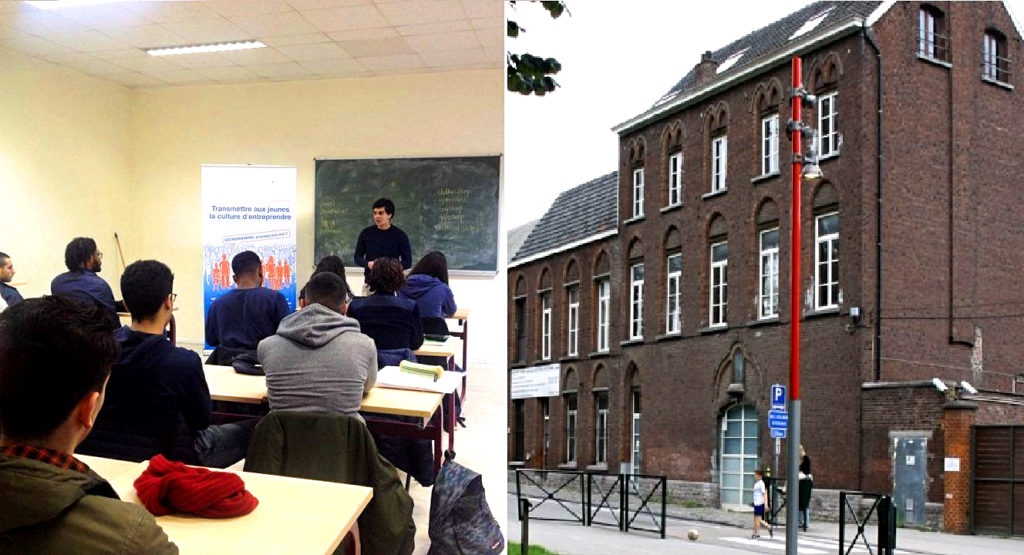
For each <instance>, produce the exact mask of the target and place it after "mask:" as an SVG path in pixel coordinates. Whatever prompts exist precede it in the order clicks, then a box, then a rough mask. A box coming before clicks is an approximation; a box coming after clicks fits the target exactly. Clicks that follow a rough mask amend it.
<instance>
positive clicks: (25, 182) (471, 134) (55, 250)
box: [0, 51, 506, 364]
mask: <svg viewBox="0 0 1024 555" xmlns="http://www.w3.org/2000/svg"><path fill="white" fill-rule="evenodd" d="M2 53H3V51H0V55H2V57H0V77H2V82H0V122H3V125H0V186H2V187H3V194H4V196H5V197H6V198H5V202H4V204H5V207H7V208H8V209H9V208H10V207H12V206H20V207H25V210H20V211H17V213H15V214H13V217H10V216H11V214H10V213H9V214H8V217H5V218H3V219H0V220H2V221H3V224H2V225H3V228H2V230H3V233H2V235H0V250H7V249H9V250H7V252H9V253H10V254H12V255H13V256H14V257H15V266H16V269H18V275H17V276H16V277H15V281H21V280H27V281H29V282H30V283H29V284H28V285H26V286H24V287H23V288H22V290H23V292H24V293H26V294H27V295H33V296H34V295H39V294H43V293H46V292H48V290H49V280H50V279H51V278H52V277H53V275H55V274H56V273H58V272H59V271H60V270H61V267H62V260H63V248H64V245H65V244H66V243H67V241H68V240H69V239H70V238H71V237H73V236H76V235H88V236H92V237H94V238H96V239H97V242H98V243H99V245H100V249H101V250H102V251H103V252H104V253H105V255H106V257H105V265H104V271H103V273H102V274H101V275H102V276H103V277H105V278H106V279H107V280H108V281H109V282H110V283H111V285H112V286H113V287H114V290H115V294H117V281H118V279H119V277H120V274H119V272H120V261H119V260H118V259H117V257H116V256H115V254H114V253H115V251H116V249H115V247H114V244H113V234H114V232H115V231H116V232H118V234H119V236H120V238H121V243H122V246H123V249H124V255H125V258H127V260H128V261H129V262H131V261H134V260H138V259H142V258H156V259H159V260H161V261H163V262H166V263H167V264H168V265H169V266H170V267H171V269H172V270H173V271H174V273H175V276H176V279H175V291H176V292H177V293H178V295H179V296H178V305H179V307H180V308H179V311H178V313H177V319H178V323H179V338H180V339H181V340H182V342H185V343H193V342H194V343H198V342H200V341H201V340H202V337H203V330H202V285H201V284H202V264H201V262H202V214H201V183H200V167H201V165H202V164H260V165H282V166H295V167H296V168H297V170H298V183H297V190H296V195H297V210H298V221H297V229H298V268H299V276H298V277H299V280H300V283H302V282H304V281H305V280H306V279H308V277H309V272H310V270H311V267H312V265H313V263H314V261H313V259H312V256H313V217H312V214H313V159H314V158H328V157H338V158H345V157H357V158H367V157H415V156H445V155H484V154H498V153H501V152H502V147H503V140H504V137H503V128H502V121H503V104H502V102H503V93H504V90H503V75H502V73H501V71H500V70H494V71H462V72H450V73H444V74H416V75H404V76H391V77H374V78H363V79H349V80H322V81H296V82H286V83H258V84H238V85H210V86H192V87H171V88H162V89H135V90H130V89H126V88H124V87H121V86H119V85H115V84H112V83H109V82H106V81H101V80H97V79H94V78H90V77H86V76H83V75H81V74H78V73H76V72H72V71H66V70H61V69H58V68H55V67H54V66H51V65H49V64H46V63H43V62H36V61H33V60H31V59H29V58H26V57H22V56H19V55H16V54H2ZM30 185H31V186H30ZM9 190H12V191H13V200H10V199H11V196H10V195H11V192H9ZM366 212H367V217H366V221H367V225H369V224H370V223H371V221H370V217H369V212H370V207H366ZM503 243H504V240H503V238H502V244H503ZM500 260H502V261H503V260H504V254H501V255H500ZM346 262H347V261H346ZM350 282H351V283H352V284H353V285H358V284H360V283H361V278H360V276H358V275H353V276H352V277H351V278H350ZM504 284H505V279H504V273H500V274H499V275H498V276H496V277H494V278H483V279H481V278H475V279H457V280H453V284H452V288H453V289H454V291H455V296H456V300H457V301H458V302H459V303H460V304H462V305H465V306H469V307H472V309H473V314H474V320H473V322H474V324H475V326H474V328H473V331H475V333H474V334H473V339H472V341H471V342H470V358H471V359H472V360H478V361H484V362H492V363H494V364H503V363H504V360H505V358H504V349H505V339H504V332H505V317H504V310H505V302H504V297H505V294H506V292H505V285H504Z"/></svg>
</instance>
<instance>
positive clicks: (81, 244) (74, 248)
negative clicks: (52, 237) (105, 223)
mask: <svg viewBox="0 0 1024 555" xmlns="http://www.w3.org/2000/svg"><path fill="white" fill-rule="evenodd" d="M102 264H103V253H102V252H100V251H99V250H97V249H96V241H93V240H92V239H90V238H89V237H75V238H74V239H72V240H71V242H70V243H68V246H67V247H65V249H64V265H65V266H67V267H68V271H69V272H74V271H77V270H81V269H83V268H84V269H86V270H92V271H93V272H98V271H100V267H101V266H102Z"/></svg>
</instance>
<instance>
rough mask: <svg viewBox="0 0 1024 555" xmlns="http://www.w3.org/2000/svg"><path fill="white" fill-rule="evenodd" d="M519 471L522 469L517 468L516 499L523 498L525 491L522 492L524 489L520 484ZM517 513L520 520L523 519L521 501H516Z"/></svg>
mask: <svg viewBox="0 0 1024 555" xmlns="http://www.w3.org/2000/svg"><path fill="white" fill-rule="evenodd" d="M519 472H520V470H519V469H518V468H517V469H516V499H517V500H519V499H522V498H523V492H522V489H521V488H520V486H519ZM516 514H517V515H518V516H519V520H523V508H522V505H521V504H520V503H516Z"/></svg>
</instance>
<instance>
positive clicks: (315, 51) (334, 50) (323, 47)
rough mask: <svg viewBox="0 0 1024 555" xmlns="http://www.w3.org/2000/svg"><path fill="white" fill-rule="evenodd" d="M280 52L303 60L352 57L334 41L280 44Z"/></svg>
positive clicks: (297, 59)
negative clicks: (290, 44)
mask: <svg viewBox="0 0 1024 555" xmlns="http://www.w3.org/2000/svg"><path fill="white" fill-rule="evenodd" d="M276 50H277V51H278V52H280V53H282V54H284V55H285V56H288V57H289V58H291V59H293V60H295V61H297V62H302V61H305V60H330V59H334V58H351V56H349V55H348V54H346V53H345V51H344V50H342V49H341V47H340V46H338V45H337V44H335V43H333V42H326V43H321V44H296V45H292V46H278V47H277V49H276Z"/></svg>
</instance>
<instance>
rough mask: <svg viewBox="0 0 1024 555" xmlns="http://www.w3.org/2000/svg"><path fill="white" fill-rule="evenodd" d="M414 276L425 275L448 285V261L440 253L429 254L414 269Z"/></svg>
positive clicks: (432, 252)
mask: <svg viewBox="0 0 1024 555" xmlns="http://www.w3.org/2000/svg"><path fill="white" fill-rule="evenodd" d="M410 273H412V274H424V275H428V276H431V277H435V278H437V279H439V280H441V282H443V283H445V284H447V283H448V260H447V259H446V258H445V257H444V253H442V252H440V251H431V252H428V253H427V254H426V255H425V256H424V257H423V258H421V259H420V261H419V262H417V263H416V265H415V266H413V267H412V272H410Z"/></svg>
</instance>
